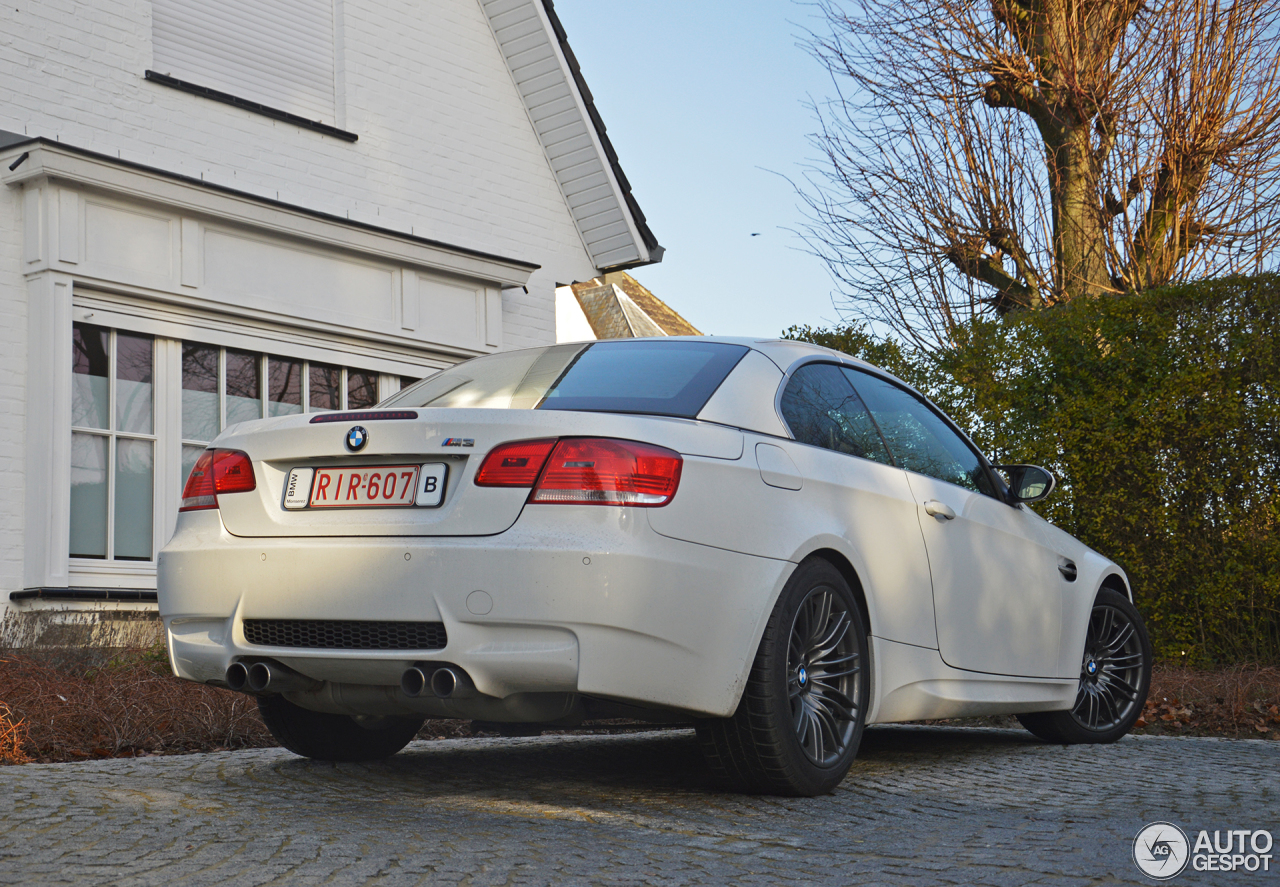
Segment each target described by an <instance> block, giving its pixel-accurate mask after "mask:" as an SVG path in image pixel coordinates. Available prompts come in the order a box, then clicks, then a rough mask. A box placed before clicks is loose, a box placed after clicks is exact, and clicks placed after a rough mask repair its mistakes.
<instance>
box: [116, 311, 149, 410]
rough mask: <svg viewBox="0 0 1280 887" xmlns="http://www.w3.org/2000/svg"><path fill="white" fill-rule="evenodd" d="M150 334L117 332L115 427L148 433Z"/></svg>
mask: <svg viewBox="0 0 1280 887" xmlns="http://www.w3.org/2000/svg"><path fill="white" fill-rule="evenodd" d="M153 343H154V340H153V339H152V338H151V337H150V336H136V335H133V334H131V333H116V429H117V430H118V431H127V432H132V433H135V434H150V433H151V431H152V423H151V403H152V384H151V365H152V359H151V354H152V350H153Z"/></svg>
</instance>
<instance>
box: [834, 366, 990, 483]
mask: <svg viewBox="0 0 1280 887" xmlns="http://www.w3.org/2000/svg"><path fill="white" fill-rule="evenodd" d="M844 372H845V373H846V374H847V375H848V376H849V379H850V380H851V381H852V382H853V385H854V386H855V387H856V388H857V390H858V393H859V394H861V395H862V399H863V401H865V402H866V404H867V408H868V409H869V410H870V411H871V415H872V416H874V417H875V420H876V424H878V425H879V426H880V430H881V431H882V432H884V436H885V439H886V440H887V441H888V442H889V449H890V450H891V451H892V452H893V455H894V457H895V458H896V459H897V460H898V463H899V464H900V465H901V466H902V467H903V468H906V469H907V470H908V471H914V472H916V473H917V474H924V475H928V476H929V477H936V478H937V479H938V480H944V481H947V482H948V483H953V484H956V485H957V486H961V487H966V488H968V489H970V490H973V491H975V492H979V493H986V494H987V495H989V496H994V495H996V493H995V490H994V488H993V487H992V486H991V481H990V479H989V478H988V477H987V473H986V470H985V469H984V468H983V467H982V461H981V459H979V457H978V454H977V453H976V452H974V450H973V449H972V448H971V447H970V446H969V445H968V444H967V443H966V442H965V441H964V439H963V438H962V437H960V435H958V434H956V433H955V431H954V430H952V429H951V427H950V426H949V425H947V423H946V422H944V421H943V420H942V418H941V417H940V416H938V414H937V413H935V412H934V411H933V410H931V409H930V408H929V407H928V406H927V405H925V404H924V403H923V402H922V401H920V400H919V399H917V398H916V397H915V396H914V395H912V394H911V393H910V392H908V391H907V390H906V389H903V388H899V387H898V386H897V385H894V384H892V383H891V382H888V381H886V380H884V379H881V378H879V377H877V376H873V375H871V374H870V373H864V372H860V371H858V370H851V369H846V370H845V371H844Z"/></svg>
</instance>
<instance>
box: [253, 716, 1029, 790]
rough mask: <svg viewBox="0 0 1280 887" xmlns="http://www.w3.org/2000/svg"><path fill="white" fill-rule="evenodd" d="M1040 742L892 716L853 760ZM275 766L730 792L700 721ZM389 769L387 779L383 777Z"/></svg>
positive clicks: (456, 782) (432, 786) (446, 779)
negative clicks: (680, 726) (705, 745)
mask: <svg viewBox="0 0 1280 887" xmlns="http://www.w3.org/2000/svg"><path fill="white" fill-rule="evenodd" d="M1034 744H1040V743H1039V740H1037V739H1035V738H1034V737H1032V736H1031V735H1030V734H1029V733H1025V732H1022V731H1018V730H993V729H973V728H960V727H955V728H951V727H930V726H906V725H890V726H880V727H872V728H870V729H868V730H867V731H866V734H865V735H864V737H863V740H862V745H861V748H860V749H859V753H858V758H857V760H856V761H855V762H854V768H855V769H859V768H861V767H868V766H870V767H875V766H877V765H878V764H909V763H910V762H911V760H912V759H913V758H919V759H928V760H930V761H934V762H938V761H942V762H945V761H946V760H947V759H949V758H954V759H955V760H956V762H957V763H962V762H963V761H964V760H965V759H966V758H969V757H972V756H973V755H974V754H976V753H979V752H985V753H987V754H990V753H992V752H997V751H998V750H999V749H1002V748H1006V749H1010V750H1012V749H1016V748H1020V747H1024V746H1027V745H1034ZM275 766H276V767H277V768H278V769H279V770H280V772H281V773H282V774H284V775H289V774H290V773H295V774H296V775H297V776H299V777H301V778H305V779H310V780H321V781H328V779H327V778H326V775H325V774H326V773H328V772H329V771H333V772H332V775H333V776H334V777H337V780H338V781H344V780H345V779H346V778H350V777H354V778H359V777H358V776H357V774H364V775H365V776H370V777H373V779H374V780H375V781H378V782H381V783H383V784H384V785H387V786H392V785H394V786H397V787H400V788H403V789H404V790H405V791H406V792H412V793H413V794H414V795H417V796H419V797H424V798H430V797H441V796H454V797H456V796H458V795H487V794H489V793H491V792H494V791H499V792H501V793H503V794H505V795H506V796H508V797H520V796H527V797H538V796H545V795H546V793H548V792H550V793H552V794H560V793H565V794H569V795H573V794H579V793H583V792H585V793H587V794H591V795H596V794H597V793H600V794H601V795H607V796H612V797H617V798H619V799H624V798H626V797H628V796H634V795H636V794H637V793H638V794H641V795H648V796H653V795H663V794H671V793H676V794H689V793H694V794H707V793H715V794H723V793H724V792H725V791H726V788H725V787H724V786H723V785H721V784H719V783H718V782H716V781H715V780H714V779H713V778H712V777H711V776H710V774H709V773H708V772H707V768H706V765H705V764H704V762H703V759H702V754H701V752H700V751H699V749H698V744H697V740H696V738H695V736H694V733H693V731H692V730H664V731H654V732H645V733H633V734H621V735H612V736H600V735H572V734H570V735H550V736H541V737H530V738H511V739H487V740H468V739H463V740H444V741H427V742H417V743H414V744H412V745H410V746H409V747H408V748H407V749H405V750H404V751H402V752H401V753H400V754H398V755H396V756H395V757H393V758H390V759H388V760H386V761H380V762H377V763H372V764H336V765H335V764H329V763H325V762H319V761H309V760H306V759H302V758H289V759H285V760H283V761H279V762H277V763H276V764H275ZM380 777H381V778H380Z"/></svg>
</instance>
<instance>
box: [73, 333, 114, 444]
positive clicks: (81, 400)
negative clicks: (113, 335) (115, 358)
mask: <svg viewBox="0 0 1280 887" xmlns="http://www.w3.org/2000/svg"><path fill="white" fill-rule="evenodd" d="M71 330H72V332H71V424H72V425H78V426H80V427H81V428H106V427H107V421H108V417H109V416H110V415H111V413H110V408H109V406H108V402H107V401H108V392H109V391H110V384H109V381H108V378H109V375H110V365H109V362H110V357H109V354H110V352H109V348H110V332H109V331H108V330H107V329H105V328H104V327H100V326H94V325H93V324H88V323H77V324H73V325H72V328H71Z"/></svg>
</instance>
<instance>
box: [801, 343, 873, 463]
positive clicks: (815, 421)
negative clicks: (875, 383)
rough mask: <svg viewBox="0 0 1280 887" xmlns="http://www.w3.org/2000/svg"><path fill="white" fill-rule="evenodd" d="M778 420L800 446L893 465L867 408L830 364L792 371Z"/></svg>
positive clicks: (803, 367) (805, 366)
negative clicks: (785, 421) (782, 422)
mask: <svg viewBox="0 0 1280 887" xmlns="http://www.w3.org/2000/svg"><path fill="white" fill-rule="evenodd" d="M782 416H783V418H784V419H786V420H787V425H788V426H789V427H790V428H791V433H792V434H793V435H794V436H795V439H796V440H798V441H800V442H801V443H807V444H813V445H814V446H816V447H824V448H826V449H828V450H836V451H838V452H841V453H847V454H849V455H850V456H860V457H862V458H863V459H872V460H874V461H876V462H883V463H884V464H886V465H892V464H893V461H892V460H891V459H890V458H889V453H888V451H887V450H886V449H885V447H884V441H883V440H882V439H881V438H880V434H879V432H877V431H876V426H875V423H874V422H872V421H871V416H870V415H868V413H867V408H866V407H865V406H863V405H862V401H861V400H860V399H859V398H858V394H857V392H856V391H854V390H853V386H852V385H850V384H849V381H848V380H847V379H846V378H845V377H844V374H843V373H841V372H840V368H839V367H837V366H835V365H834V364H829V363H810V364H806V365H804V366H802V367H801V368H800V369H798V370H796V372H795V374H794V375H792V377H791V381H790V382H788V383H787V390H786V391H784V392H783V394H782Z"/></svg>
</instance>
